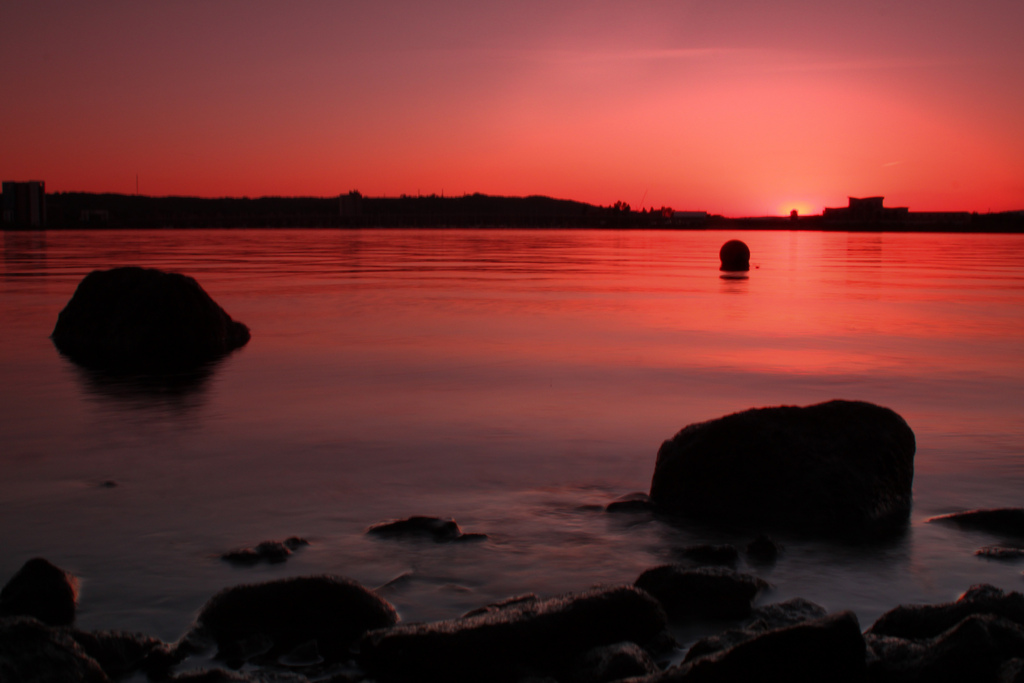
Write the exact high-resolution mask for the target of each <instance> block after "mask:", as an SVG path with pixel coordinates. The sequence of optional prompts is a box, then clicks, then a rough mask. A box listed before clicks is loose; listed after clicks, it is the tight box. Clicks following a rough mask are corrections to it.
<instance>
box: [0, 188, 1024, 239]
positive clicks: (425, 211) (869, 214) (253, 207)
mask: <svg viewBox="0 0 1024 683" xmlns="http://www.w3.org/2000/svg"><path fill="white" fill-rule="evenodd" d="M869 199H870V200H877V201H876V202H875V203H874V204H871V205H870V206H871V207H872V208H874V207H875V206H877V207H878V208H879V209H881V199H882V198H881V197H877V198H869ZM44 201H45V209H44V212H43V213H44V215H45V220H44V221H41V222H40V221H35V222H32V221H29V220H27V219H26V220H19V216H17V215H14V214H11V215H6V214H5V219H4V222H3V228H4V229H7V230H15V229H48V230H68V229H153V228H177V229H188V228H584V229H601V228H607V229H666V230H719V229H732V230H814V231H839V232H858V231H859V232H968V233H970V232H979V233H1019V232H1024V210H1022V211H1004V212H998V213H970V212H965V211H963V212H914V211H909V210H907V209H901V210H896V209H894V210H890V209H881V210H879V211H863V210H860V211H858V208H857V207H858V205H856V204H855V202H863V201H865V200H859V199H856V198H851V206H850V208H843V209H827V210H825V211H824V212H823V213H821V214H813V215H806V216H804V215H796V214H795V213H794V214H790V215H789V216H749V217H728V216H722V215H718V214H712V213H708V212H706V211H678V210H673V209H672V208H670V207H660V208H643V209H633V208H631V207H630V206H629V204H626V203H624V202H616V203H615V204H614V205H611V206H599V205H594V204H587V203H585V202H579V201H573V200H566V199H554V198H551V197H544V196H528V197H506V196H496V195H484V194H479V193H477V194H471V195H463V196H460V197H445V196H439V195H418V196H411V195H402V196H399V197H366V196H363V195H362V194H360V193H358V192H349V193H347V194H343V195H339V196H334V197H258V198H249V197H221V198H202V197H186V196H170V197H151V196H145V195H125V194H112V193H88V192H55V193H47V194H45V199H44Z"/></svg>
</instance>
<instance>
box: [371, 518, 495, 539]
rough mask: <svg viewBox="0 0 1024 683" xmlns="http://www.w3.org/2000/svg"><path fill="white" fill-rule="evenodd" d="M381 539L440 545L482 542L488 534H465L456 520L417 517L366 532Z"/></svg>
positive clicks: (385, 524)
mask: <svg viewBox="0 0 1024 683" xmlns="http://www.w3.org/2000/svg"><path fill="white" fill-rule="evenodd" d="M366 533H368V534H370V535H371V536H379V537H381V538H400V539H424V540H431V541H436V542H438V543H452V542H464V541H482V540H484V539H486V538H487V534H475V533H464V532H463V531H462V529H460V528H459V525H458V524H457V523H456V521H455V520H454V519H451V518H448V519H441V518H440V517H425V516H415V517H407V518H405V519H395V520H389V521H387V522H380V523H379V524H374V525H373V526H371V527H369V528H368V529H367V530H366Z"/></svg>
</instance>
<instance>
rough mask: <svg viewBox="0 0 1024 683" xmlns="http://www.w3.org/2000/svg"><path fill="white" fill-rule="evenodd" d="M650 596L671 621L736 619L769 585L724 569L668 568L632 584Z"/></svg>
mask: <svg viewBox="0 0 1024 683" xmlns="http://www.w3.org/2000/svg"><path fill="white" fill-rule="evenodd" d="M634 585H635V586H636V587H637V588H640V589H642V590H644V591H647V592H648V593H650V594H651V595H653V596H654V597H655V598H656V599H657V600H658V601H659V602H660V603H661V604H662V605H663V606H664V607H665V611H666V612H667V613H668V615H669V616H670V617H672V618H673V619H739V618H742V617H745V616H747V615H748V614H750V610H751V605H752V603H753V601H754V598H755V597H757V595H758V593H760V592H761V591H763V590H765V589H766V588H768V583H767V582H766V581H764V580H762V579H759V578H757V577H756V576H752V575H750V574H741V573H738V572H735V571H733V570H731V569H727V568H725V567H698V568H695V569H690V568H687V567H683V566H681V565H676V564H667V565H662V566H660V567H654V568H652V569H648V570H647V571H645V572H644V573H643V574H641V575H640V576H639V577H638V578H637V580H636V582H635V584H634Z"/></svg>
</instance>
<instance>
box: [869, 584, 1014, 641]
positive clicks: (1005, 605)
mask: <svg viewBox="0 0 1024 683" xmlns="http://www.w3.org/2000/svg"><path fill="white" fill-rule="evenodd" d="M978 614H990V615H995V616H999V617H1003V618H1005V619H1009V620H1010V621H1013V622H1015V623H1017V624H1021V625H1024V595H1021V594H1020V593H1017V592H1013V593H1004V592H1003V591H1002V590H1001V589H999V588H996V587H995V586H990V585H988V584H980V585H977V586H972V587H971V588H970V589H969V590H968V591H967V592H966V593H964V594H963V595H962V596H961V597H960V598H959V599H957V600H956V601H954V602H947V603H942V604H939V605H900V606H898V607H895V608H893V609H891V610H889V611H888V612H886V613H885V614H883V615H882V616H880V617H879V618H878V620H877V621H876V622H875V623H874V624H872V625H871V628H870V629H868V633H871V634H874V635H878V636H894V637H897V638H910V639H918V640H920V639H923V638H935V637H936V636H938V635H940V634H942V633H944V632H946V631H948V630H949V629H951V628H953V627H954V626H956V625H957V624H959V623H960V622H961V621H963V620H964V619H966V618H967V617H969V616H972V615H978Z"/></svg>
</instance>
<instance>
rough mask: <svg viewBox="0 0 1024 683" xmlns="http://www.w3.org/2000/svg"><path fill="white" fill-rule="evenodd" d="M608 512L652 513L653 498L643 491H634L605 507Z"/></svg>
mask: <svg viewBox="0 0 1024 683" xmlns="http://www.w3.org/2000/svg"><path fill="white" fill-rule="evenodd" d="M604 509H605V511H606V512H650V511H651V510H653V509H654V504H653V503H652V502H651V497H650V496H648V495H647V494H646V493H644V492H643V491H634V492H633V493H627V494H626V495H624V496H620V497H619V498H616V499H615V500H613V501H612V502H610V503H608V505H606V506H605V508H604Z"/></svg>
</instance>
